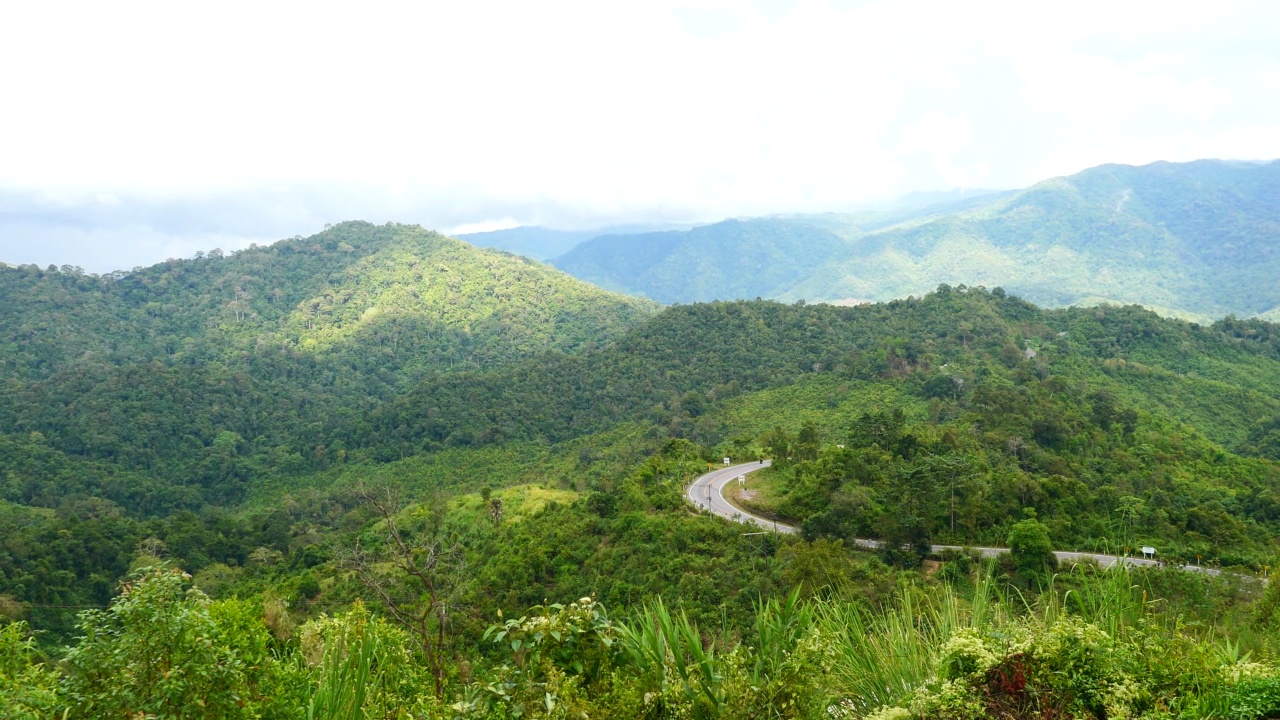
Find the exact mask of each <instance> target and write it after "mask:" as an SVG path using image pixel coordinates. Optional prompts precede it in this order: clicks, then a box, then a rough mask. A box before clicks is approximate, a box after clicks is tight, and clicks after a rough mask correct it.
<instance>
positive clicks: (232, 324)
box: [0, 223, 656, 499]
mask: <svg viewBox="0 0 1280 720" xmlns="http://www.w3.org/2000/svg"><path fill="white" fill-rule="evenodd" d="M0 302H3V303H4V305H5V307H6V310H7V312H6V313H5V314H4V315H3V317H0V358H3V360H2V361H0V363H2V367H3V377H4V378H5V382H4V384H3V385H0V423H2V424H3V431H4V432H10V433H12V432H17V433H21V434H24V435H25V434H28V433H32V432H39V433H44V435H45V436H46V437H48V439H49V442H50V443H51V444H52V445H53V446H54V447H57V448H60V449H62V450H65V451H67V452H69V453H72V454H74V455H77V456H82V457H86V458H93V459H99V460H107V461H111V462H114V463H118V464H120V465H122V466H124V467H128V468H132V469H138V470H145V471H149V472H152V473H155V474H159V475H161V476H163V477H167V478H170V479H173V480H180V481H181V482H184V483H189V484H195V485H197V486H200V487H202V488H203V490H204V492H206V493H211V494H212V495H210V496H211V497H212V496H213V495H217V496H218V497H221V498H223V499H225V498H227V497H232V496H234V495H235V494H236V493H237V492H238V490H237V488H239V487H240V486H241V485H242V483H243V482H246V481H247V480H248V479H249V477H250V476H251V475H252V472H253V471H252V470H251V469H250V468H251V467H270V468H276V469H280V468H294V469H295V470H297V469H310V468H314V467H316V466H323V465H327V464H328V462H329V461H330V459H331V456H332V455H337V454H341V453H342V452H343V451H342V449H341V447H334V446H332V443H331V442H329V440H328V438H331V437H333V436H334V435H335V434H336V433H337V428H349V427H351V426H352V425H358V424H359V423H360V422H361V420H360V418H361V417H362V416H363V415H364V414H365V413H367V412H369V411H371V410H372V409H373V408H375V407H376V406H377V405H378V404H379V403H380V402H382V401H384V400H386V399H388V398H390V397H392V396H394V395H395V394H396V393H399V392H403V391H406V390H408V389H409V388H411V387H413V386H414V385H415V384H416V383H417V382H418V381H420V380H421V379H422V378H424V377H426V376H429V375H431V374H433V373H448V372H451V371H457V370H462V369H473V370H474V369H485V368H494V367H498V366H501V365H503V364H505V363H510V362H514V361H517V360H521V359H527V358H531V357H536V356H539V355H541V354H544V353H548V352H560V353H570V354H571V353H575V352H581V351H584V350H588V349H590V348H593V347H597V346H600V345H604V344H607V343H608V342H609V341H610V340H611V339H613V338H615V337H617V336H619V335H620V334H621V333H623V332H624V331H625V330H626V329H627V328H629V327H631V326H633V325H635V324H637V323H638V322H640V321H642V320H643V319H644V318H646V317H647V316H649V315H651V314H652V313H653V312H655V310H656V306H655V305H654V304H652V303H650V302H648V301H644V300H638V299H635V298H628V297H623V296H619V295H613V294H610V293H606V292H603V291H601V290H599V289H597V288H594V287H592V286H590V285H587V284H585V283H582V282H580V281H577V280H574V279H572V278H570V277H567V276H565V275H563V274H561V273H559V272H556V271H555V270H553V269H551V268H549V267H547V266H545V265H541V264H538V263H536V262H533V261H530V260H527V259H525V258H520V257H517V256H513V255H508V254H505V253H500V252H494V251H486V250H479V249H476V248H473V247H471V246H469V245H466V244H465V243H462V242H459V241H457V240H451V239H449V238H445V237H443V236H440V235H438V234H435V233H431V232H427V231H424V230H422V229H421V228H418V227H411V226H397V225H387V226H381V227H375V226H373V225H369V224H367V223H344V224H342V225H338V226H335V227H333V228H331V229H329V230H326V231H325V232H323V233H320V234H318V235H316V236H313V237H310V238H305V239H302V238H298V239H294V240H286V241H282V242H279V243H276V244H274V245H272V246H270V247H266V248H251V249H249V250H245V251H243V252H240V253H236V254H234V255H232V256H226V257H224V256H222V255H221V253H210V255H209V256H205V257H201V258H197V259H195V260H185V261H171V262H169V263H165V264H162V265H157V266H155V267H151V268H145V269H137V270H135V271H133V272H130V273H127V274H121V275H116V276H112V277H94V276H87V275H84V274H81V273H77V272H75V271H74V270H73V269H67V270H63V271H57V272H51V271H42V270H40V269H38V268H35V267H30V266H27V267H19V268H4V269H0ZM342 432H343V433H346V432H347V430H343V431H342ZM219 442H221V443H223V446H224V450H228V449H229V450H228V451H229V452H230V453H231V456H234V457H237V458H239V459H238V460H236V461H235V462H231V461H230V460H228V461H227V462H212V461H209V463H212V464H209V463H207V462H206V457H207V456H208V455H209V454H210V453H212V452H214V450H213V448H215V447H216V446H217V445H218V443H219ZM227 493H230V494H227Z"/></svg>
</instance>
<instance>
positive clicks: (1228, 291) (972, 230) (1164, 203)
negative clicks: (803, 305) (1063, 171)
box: [779, 160, 1280, 318]
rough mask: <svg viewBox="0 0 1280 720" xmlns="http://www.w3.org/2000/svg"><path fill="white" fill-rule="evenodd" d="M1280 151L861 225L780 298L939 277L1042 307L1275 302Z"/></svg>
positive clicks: (924, 285) (891, 287) (1174, 307)
mask: <svg viewBox="0 0 1280 720" xmlns="http://www.w3.org/2000/svg"><path fill="white" fill-rule="evenodd" d="M1277 273H1280V161H1278V162H1271V163H1268V164H1256V163H1231V162H1222V161H1213V160H1205V161H1199V162H1193V163H1183V164H1173V163H1155V164H1153V165H1147V166H1142V167H1131V166H1123V165H1104V166H1101V167H1096V168H1092V169H1090V170H1086V171H1084V172H1082V173H1079V174H1077V175H1072V176H1070V177H1064V178H1055V179H1053V180H1047V181H1045V182H1042V183H1039V184H1037V185H1035V186H1033V187H1031V188H1028V189H1026V190H1024V191H1022V192H1019V193H1015V194H1013V195H1011V196H1008V197H1002V198H999V199H997V200H995V201H993V202H990V203H987V204H984V205H982V206H980V207H977V208H973V209H969V210H964V211H960V212H956V213H951V214H948V215H944V216H941V217H934V218H928V219H924V220H917V221H909V222H907V223H903V224H901V225H898V226H895V227H890V228H886V229H883V230H879V231H877V232H873V233H869V234H867V235H866V236H864V237H862V238H861V239H859V240H858V241H857V242H856V243H854V244H853V246H852V248H851V250H850V252H848V253H846V254H845V255H844V256H843V257H841V258H838V259H833V260H832V261H831V262H830V263H829V264H827V265H826V266H825V267H823V268H821V269H818V270H816V271H815V272H814V273H813V275H812V277H810V278H809V279H807V280H805V281H804V282H801V283H798V284H797V285H796V286H795V287H793V288H790V289H788V290H787V291H786V292H783V293H780V294H779V297H780V298H781V299H784V300H787V299H798V298H805V299H809V300H834V299H840V298H846V297H855V298H869V299H874V300H882V299H889V298H892V297H902V296H905V295H910V294H921V293H924V292H927V291H928V290H930V289H931V288H933V287H935V286H937V285H938V284H939V283H952V284H968V285H986V286H988V287H995V286H1001V287H1004V288H1006V289H1008V290H1011V291H1013V292H1016V293H1018V294H1019V295H1021V296H1022V297H1025V298H1027V299H1029V300H1031V301H1033V302H1037V303H1039V304H1042V305H1048V306H1062V305H1070V304H1092V303H1096V302H1099V301H1113V302H1126V303H1129V302H1133V303H1140V304H1143V305H1147V306H1149V307H1153V308H1156V309H1159V310H1161V311H1163V312H1166V313H1170V314H1175V315H1186V316H1192V317H1197V318H1209V317H1221V316H1224V315H1227V314H1236V315H1240V316H1252V315H1256V314H1264V313H1267V312H1269V311H1272V310H1273V309H1274V308H1276V307H1277V306H1278V305H1280V287H1278V286H1276V284H1275V283H1274V282H1272V281H1271V280H1272V279H1273V278H1275V277H1276V276H1277Z"/></svg>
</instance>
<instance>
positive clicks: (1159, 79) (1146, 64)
mask: <svg viewBox="0 0 1280 720" xmlns="http://www.w3.org/2000/svg"><path fill="white" fill-rule="evenodd" d="M1277 48H1280V3H1276V2H1270V1H1264V2H1230V1H1229V0H1215V2H1212V3H1209V2H1204V1H1203V0H1196V1H1195V2H1180V1H1178V0H1161V1H1160V2H1141V1H1136V0H1135V1H1126V2H1115V1H1114V0H1108V1H1107V2H1090V1H1088V0H1083V1H1077V2H1073V3H1070V4H1067V3H1029V2H982V1H981V0H967V1H966V2H954V1H949V2H907V1H904V0H897V1H895V2H836V1H831V2H772V1H769V2H764V1H757V2H727V1H722V0H689V1H681V0H645V1H644V2H628V3H623V2H606V1H604V0H592V1H590V2H581V3H576V2H556V1H555V0H539V2H509V3H496V2H484V1H482V0H481V1H477V0H468V2H440V1H434V2H405V3H390V2H386V3H384V2H370V1H365V2H360V3H349V2H348V3H326V2H316V1H311V2H304V3H287V2H266V1H263V0H258V1H256V2H248V3H239V2H234V1H231V2H218V3H175V2H172V1H166V2H155V3H135V2H113V3H101V2H88V3H66V2H57V1H56V0H52V1H43V2H38V3H36V2H31V3H12V4H10V5H9V6H7V7H6V9H5V12H4V20H3V23H0V97H2V98H3V105H2V106H0V261H4V262H8V263H10V264H17V263H25V262H36V263H39V264H41V265H45V264H48V263H54V264H59V265H61V264H71V265H79V266H82V267H84V268H85V269H87V270H90V271H94V272H105V271H110V270H114V269H128V268H130V267H133V266H135V265H147V264H151V263H155V262H159V261H161V260H164V259H165V258H167V257H189V256H191V255H192V254H193V253H194V252H195V251H197V250H209V249H212V248H213V247H220V248H222V249H224V250H232V249H235V248H238V247H244V246H247V245H248V244H249V243H251V242H259V243H264V242H271V241H274V240H278V239H280V238H284V237H292V236H294V235H309V234H313V233H315V232H318V231H319V230H321V229H323V227H324V225H325V224H326V223H334V222H340V221H342V220H349V219H364V220H370V221H373V222H379V223H381V222H386V221H395V222H405V223H418V224H422V225H423V226H425V227H429V228H435V229H439V230H441V231H444V232H451V233H458V232H468V231H476V230H488V229H497V228H501V227H510V226H515V225H521V224H524V225H534V224H538V225H545V226H549V227H556V228H561V229H587V228H592V227H600V226H605V225H611V224H617V223H682V222H683V223H691V222H701V221H714V220H718V219H721V218H725V217H736V216H745V215H764V214H771V213H779V212H820V211H838V210H847V209H852V208H856V207H862V206H866V205H868V204H873V203H876V202H879V201H883V200H886V199H888V198H892V197H894V196H898V195H902V194H905V193H908V192H912V191H931V190H947V189H952V188H957V187H963V188H1017V187H1025V186H1027V185H1030V184H1032V183H1035V182H1037V181H1040V180H1043V179H1046V178H1050V177H1054V176H1059V175H1066V174H1071V173H1075V172H1078V171H1080V170H1083V169H1085V168H1087V167H1091V166H1094V165H1099V164H1102V163H1129V164H1143V163H1148V162H1153V161H1157V160H1168V161H1186V160H1193V159H1198V158H1228V159H1256V160H1263V159H1273V158H1277V157H1280V50H1277Z"/></svg>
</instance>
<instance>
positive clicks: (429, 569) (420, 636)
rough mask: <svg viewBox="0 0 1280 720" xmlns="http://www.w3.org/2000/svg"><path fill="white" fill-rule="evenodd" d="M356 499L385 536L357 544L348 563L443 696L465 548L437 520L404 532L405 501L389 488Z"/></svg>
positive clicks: (365, 491)
mask: <svg viewBox="0 0 1280 720" xmlns="http://www.w3.org/2000/svg"><path fill="white" fill-rule="evenodd" d="M357 496H358V497H359V498H360V500H361V501H362V502H363V503H364V504H365V506H366V507H369V508H371V509H372V510H373V511H374V512H375V513H376V514H377V515H378V517H380V518H381V519H382V523H381V525H382V527H381V531H382V533H381V534H382V538H381V542H380V543H378V544H377V546H375V547H366V546H364V545H362V544H361V543H359V542H358V541H357V543H356V545H355V547H354V548H353V549H352V550H351V551H350V552H349V553H347V555H346V557H345V558H344V560H345V564H346V565H347V566H348V567H350V568H351V569H353V570H355V572H356V574H357V576H358V577H359V578H360V582H362V583H363V584H364V585H365V587H368V588H369V589H370V590H372V591H373V592H374V594H375V595H377V596H378V600H379V601H381V603H382V605H383V606H384V607H385V608H386V609H387V612H388V614H390V616H391V618H392V619H393V620H395V621H396V622H397V623H398V624H399V625H400V626H401V627H403V628H404V629H405V630H406V631H408V632H409V634H410V635H411V636H412V637H413V638H414V639H415V641H416V643H417V645H418V649H419V650H420V651H421V652H422V657H423V660H424V661H425V662H426V665H427V668H428V669H429V670H430V672H431V676H432V678H433V679H434V682H435V695H436V697H437V698H438V697H441V696H442V695H443V693H444V672H445V668H446V667H447V665H448V663H447V662H446V660H447V658H446V657H445V653H446V648H447V640H448V635H449V616H450V613H452V612H453V606H454V601H455V599H456V598H457V597H459V596H460V595H461V591H462V581H463V572H462V570H463V562H464V558H463V549H462V546H461V544H460V543H459V542H458V541H457V540H456V539H455V538H453V537H446V536H444V535H443V534H442V531H441V528H440V523H439V521H438V520H439V518H438V517H429V518H427V520H428V522H427V524H426V527H420V528H415V530H416V532H413V533H409V532H406V531H405V530H404V529H402V528H401V526H400V521H399V518H398V516H399V514H400V506H401V503H400V500H399V497H398V496H397V494H396V492H395V491H394V490H393V489H392V488H390V487H381V488H377V489H371V488H368V487H361V488H360V489H359V490H357Z"/></svg>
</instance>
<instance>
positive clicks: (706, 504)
mask: <svg viewBox="0 0 1280 720" xmlns="http://www.w3.org/2000/svg"><path fill="white" fill-rule="evenodd" d="M770 464H771V461H769V460H765V461H763V462H752V463H741V464H738V465H730V466H728V467H723V468H720V469H719V470H712V471H711V472H709V473H707V474H706V475H703V476H701V477H699V478H698V479H697V480H694V481H693V484H692V485H690V486H689V489H688V490H687V491H686V493H685V494H686V495H687V496H688V498H689V501H690V502H692V503H693V504H694V505H696V506H698V507H699V508H701V509H703V510H706V511H708V512H710V513H711V514H713V515H719V516H720V517H722V518H726V519H729V520H733V521H735V522H741V523H747V524H751V525H756V526H758V527H760V528H763V529H764V530H766V531H771V532H779V533H787V534H792V533H795V532H796V528H794V527H792V526H790V525H785V524H783V523H780V522H777V521H774V520H766V519H765V518H762V517H757V516H755V515H752V514H751V513H749V512H746V511H745V510H741V509H739V508H736V507H734V506H733V505H732V504H730V502H729V501H728V500H726V499H725V497H724V488H725V486H726V485H728V484H729V483H731V482H737V478H738V476H739V475H746V474H748V473H752V472H755V471H757V470H760V469H762V468H766V467H769V465H770ZM854 544H855V545H857V546H858V547H860V548H863V549H864V550H879V549H880V542H879V541H877V540H864V539H862V538H858V539H856V540H854ZM930 548H931V549H932V550H933V552H935V553H940V552H942V551H944V550H974V551H977V552H978V554H979V555H981V556H982V557H984V558H993V557H996V556H997V555H1000V554H1002V553H1007V552H1009V549H1008V548H997V547H961V546H959V545H932V546H930ZM1053 554H1054V555H1056V556H1057V558H1058V562H1059V563H1063V564H1066V565H1071V564H1074V563H1078V562H1081V561H1083V560H1090V561H1092V562H1096V563H1098V565H1099V566H1100V567H1104V568H1109V567H1114V566H1115V565H1116V564H1117V563H1124V564H1125V565H1133V566H1145V567H1151V566H1154V565H1159V564H1160V562H1159V561H1157V560H1148V559H1146V558H1137V557H1127V556H1120V555H1103V554H1101V553H1088V552H1074V551H1070V550H1055V551H1054V553H1053ZM1177 567H1178V568H1180V569H1182V570H1186V571H1188V572H1202V573H1205V574H1208V575H1221V574H1222V571H1221V570H1217V569H1215V568H1207V567H1201V566H1199V565H1179V566H1177ZM1242 577H1252V576H1249V575H1243V576H1242Z"/></svg>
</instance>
